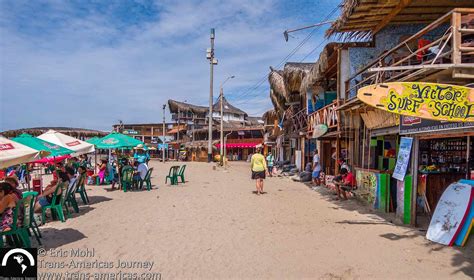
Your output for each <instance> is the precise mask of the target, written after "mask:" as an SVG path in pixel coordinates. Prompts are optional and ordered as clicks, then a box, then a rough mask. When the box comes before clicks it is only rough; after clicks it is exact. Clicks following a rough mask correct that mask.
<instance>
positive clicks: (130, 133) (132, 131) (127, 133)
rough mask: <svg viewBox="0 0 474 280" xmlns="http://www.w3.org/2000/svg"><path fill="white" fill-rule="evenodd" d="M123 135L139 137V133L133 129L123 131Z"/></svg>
mask: <svg viewBox="0 0 474 280" xmlns="http://www.w3.org/2000/svg"><path fill="white" fill-rule="evenodd" d="M122 133H123V134H125V135H137V134H138V131H136V130H133V129H125V130H124V131H122Z"/></svg>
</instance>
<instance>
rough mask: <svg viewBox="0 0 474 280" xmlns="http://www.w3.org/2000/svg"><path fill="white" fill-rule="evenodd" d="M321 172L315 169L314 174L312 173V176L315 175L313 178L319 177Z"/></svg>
mask: <svg viewBox="0 0 474 280" xmlns="http://www.w3.org/2000/svg"><path fill="white" fill-rule="evenodd" d="M320 173H321V171H313V174H312V175H311V177H313V179H318V178H319V174H320Z"/></svg>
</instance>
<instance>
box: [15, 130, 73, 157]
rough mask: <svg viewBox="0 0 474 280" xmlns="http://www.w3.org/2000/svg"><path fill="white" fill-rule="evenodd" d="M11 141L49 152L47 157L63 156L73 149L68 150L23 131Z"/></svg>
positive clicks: (70, 152)
mask: <svg viewBox="0 0 474 280" xmlns="http://www.w3.org/2000/svg"><path fill="white" fill-rule="evenodd" d="M13 141H15V142H18V143H21V144H23V145H25V146H28V147H30V148H33V149H35V150H39V151H47V152H50V153H51V154H49V155H48V157H57V156H64V155H69V154H72V153H74V151H73V150H69V149H67V148H64V147H61V146H59V145H56V144H53V143H51V142H48V141H44V140H42V139H39V138H36V137H33V136H32V135H30V134H27V133H23V134H21V135H19V136H18V137H15V138H13Z"/></svg>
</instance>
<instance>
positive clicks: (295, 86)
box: [283, 62, 314, 94]
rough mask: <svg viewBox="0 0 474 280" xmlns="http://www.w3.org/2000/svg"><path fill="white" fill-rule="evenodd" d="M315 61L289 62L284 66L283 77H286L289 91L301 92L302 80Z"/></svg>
mask: <svg viewBox="0 0 474 280" xmlns="http://www.w3.org/2000/svg"><path fill="white" fill-rule="evenodd" d="M313 65H314V63H295V62H288V63H286V64H285V67H284V68H283V77H284V78H285V84H286V88H287V91H288V92H289V93H290V94H291V93H294V92H296V93H299V92H300V87H301V82H302V81H303V79H304V77H305V76H306V75H307V74H308V73H309V72H310V71H311V68H312V67H313Z"/></svg>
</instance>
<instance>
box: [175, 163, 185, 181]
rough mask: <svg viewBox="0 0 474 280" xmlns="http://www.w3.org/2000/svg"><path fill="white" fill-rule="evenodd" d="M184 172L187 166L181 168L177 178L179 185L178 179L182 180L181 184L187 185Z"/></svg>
mask: <svg viewBox="0 0 474 280" xmlns="http://www.w3.org/2000/svg"><path fill="white" fill-rule="evenodd" d="M184 170H186V164H185V165H183V166H181V168H180V169H179V171H178V174H177V178H176V183H178V179H181V183H185V182H186V181H185V180H184Z"/></svg>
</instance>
